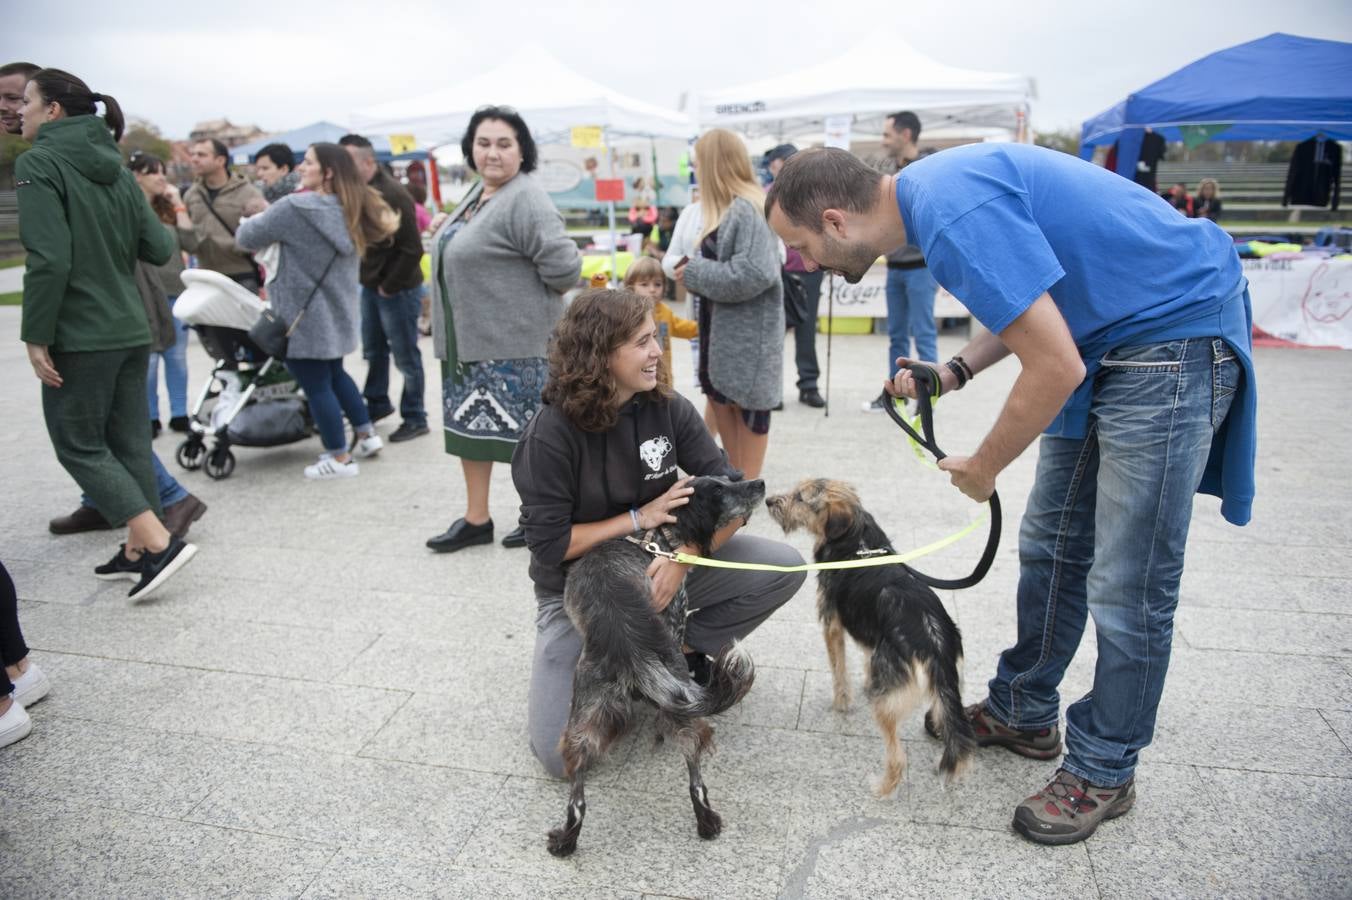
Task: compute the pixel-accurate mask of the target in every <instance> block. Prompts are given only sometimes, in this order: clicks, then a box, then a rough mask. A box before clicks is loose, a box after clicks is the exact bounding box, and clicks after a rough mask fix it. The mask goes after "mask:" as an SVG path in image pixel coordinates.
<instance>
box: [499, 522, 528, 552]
mask: <svg viewBox="0 0 1352 900" xmlns="http://www.w3.org/2000/svg"><path fill="white" fill-rule="evenodd" d="M502 546H504V547H524V546H526V529H524V528H522V527H521V526H520V525H518V526H516V527H515V528H513V529H512V530H511V531H509V532H508V533H507V534H506V535H505V536H504V537H503V539H502Z"/></svg>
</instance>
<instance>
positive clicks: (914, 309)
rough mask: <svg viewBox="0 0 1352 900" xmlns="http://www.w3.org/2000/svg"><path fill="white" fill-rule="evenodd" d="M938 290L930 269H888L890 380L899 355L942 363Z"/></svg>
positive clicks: (888, 363)
mask: <svg viewBox="0 0 1352 900" xmlns="http://www.w3.org/2000/svg"><path fill="white" fill-rule="evenodd" d="M938 287H939V285H938V282H936V281H935V280H934V276H933V275H931V274H930V270H929V267H928V266H921V267H920V268H918V269H891V268H889V269H888V270H887V377H888V378H891V377H892V376H893V375H894V374H896V371H897V357H899V356H904V357H906V358H907V359H921V360H924V361H925V362H938V361H939V329H938V328H936V327H935V325H934V292H935V291H936V290H937V289H938ZM913 338H914V339H915V353H914V354H912V353H911V340H912V339H913Z"/></svg>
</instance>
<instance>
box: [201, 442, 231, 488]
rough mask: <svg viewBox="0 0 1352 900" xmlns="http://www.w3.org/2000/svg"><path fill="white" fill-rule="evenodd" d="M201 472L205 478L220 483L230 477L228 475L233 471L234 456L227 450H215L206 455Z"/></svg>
mask: <svg viewBox="0 0 1352 900" xmlns="http://www.w3.org/2000/svg"><path fill="white" fill-rule="evenodd" d="M203 471H204V472H206V473H207V477H208V478H211V479H213V480H215V481H222V480H224V479H226V478H229V477H230V473H232V472H234V471H235V454H233V453H231V452H230V451H229V450H228V449H216V450H213V451H211V453H209V454H208V455H207V458H206V465H205V466H204V467H203Z"/></svg>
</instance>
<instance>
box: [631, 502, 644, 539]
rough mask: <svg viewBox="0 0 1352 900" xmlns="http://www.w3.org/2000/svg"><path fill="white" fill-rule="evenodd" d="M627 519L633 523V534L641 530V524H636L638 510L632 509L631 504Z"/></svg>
mask: <svg viewBox="0 0 1352 900" xmlns="http://www.w3.org/2000/svg"><path fill="white" fill-rule="evenodd" d="M629 521H631V522H633V523H634V533H635V534H637V533H638V532H640V531H642V530H643V526H642V525H640V524H638V510H637V509H634V508H633V507H632V506H631V507H629Z"/></svg>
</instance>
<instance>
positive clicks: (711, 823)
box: [695, 809, 723, 841]
mask: <svg viewBox="0 0 1352 900" xmlns="http://www.w3.org/2000/svg"><path fill="white" fill-rule="evenodd" d="M695 824H696V826H697V828H698V830H699V836H700V837H702V838H704V840H706V841H711V840H713V839H714V838H716V837H718V836H719V835H720V834H722V833H723V817H722V816H720V815H719V814H718V813H716V812H714V811H713V810H712V809H711V810H707V811H706V812H705V813H704V814H703V815H701V816H699V817H697V818H696V821H695Z"/></svg>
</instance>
